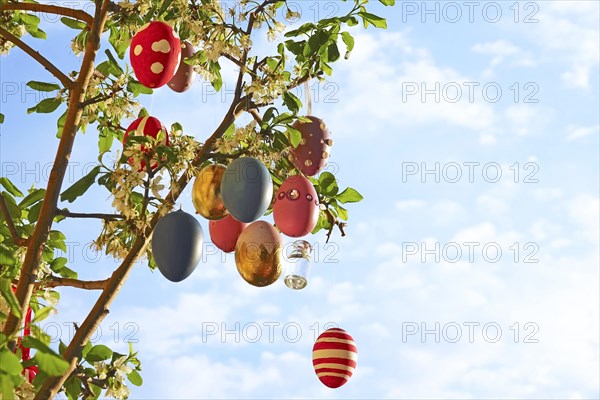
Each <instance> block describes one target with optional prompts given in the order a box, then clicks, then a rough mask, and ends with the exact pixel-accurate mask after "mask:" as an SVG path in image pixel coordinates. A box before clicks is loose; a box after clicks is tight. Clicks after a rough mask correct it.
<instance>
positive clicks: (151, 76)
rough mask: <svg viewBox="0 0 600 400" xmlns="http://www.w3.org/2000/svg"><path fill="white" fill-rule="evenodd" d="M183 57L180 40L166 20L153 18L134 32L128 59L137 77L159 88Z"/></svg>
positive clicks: (150, 85) (141, 81)
mask: <svg viewBox="0 0 600 400" xmlns="http://www.w3.org/2000/svg"><path fill="white" fill-rule="evenodd" d="M180 56H181V42H180V41H179V38H178V37H177V36H176V34H175V31H174V30H173V28H171V27H170V26H169V25H167V24H165V23H164V22H160V21H154V22H150V23H148V24H146V25H144V26H142V28H141V29H140V30H139V31H138V32H137V33H136V34H135V36H134V37H133V39H132V40H131V46H130V47H129V59H130V60H131V67H132V68H133V72H135V77H136V78H137V80H138V81H140V83H141V84H142V85H144V86H146V87H149V88H152V89H154V88H159V87H161V86H163V85H164V84H166V83H167V82H169V81H170V80H171V79H172V78H173V76H174V75H175V71H177V67H178V66H179V61H180Z"/></svg>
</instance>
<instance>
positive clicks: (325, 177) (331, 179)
mask: <svg viewBox="0 0 600 400" xmlns="http://www.w3.org/2000/svg"><path fill="white" fill-rule="evenodd" d="M319 188H320V189H321V193H323V194H325V195H327V196H335V195H336V194H337V192H338V190H339V188H338V184H337V182H336V180H335V176H333V174H332V173H331V172H323V173H322V174H321V175H320V176H319Z"/></svg>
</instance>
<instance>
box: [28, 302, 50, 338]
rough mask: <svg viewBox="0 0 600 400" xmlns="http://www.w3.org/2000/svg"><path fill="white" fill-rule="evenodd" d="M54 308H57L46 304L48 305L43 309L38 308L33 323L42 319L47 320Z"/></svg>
mask: <svg viewBox="0 0 600 400" xmlns="http://www.w3.org/2000/svg"><path fill="white" fill-rule="evenodd" d="M53 310H55V308H54V307H52V306H46V307H44V308H42V309H41V310H38V311H37V312H36V313H35V317H34V318H33V320H32V321H31V323H34V322H40V321H43V320H45V319H46V318H47V317H48V315H50V313H51V312H52V311H53ZM28 337H29V336H28Z"/></svg>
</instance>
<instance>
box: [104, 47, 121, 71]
mask: <svg viewBox="0 0 600 400" xmlns="http://www.w3.org/2000/svg"><path fill="white" fill-rule="evenodd" d="M104 53H106V56H107V57H108V60H109V61H110V64H111V67H112V68H113V69H111V71H110V72H111V73H112V74H113V75H114V76H117V77H118V76H121V75H123V73H124V72H123V69H122V68H121V66H120V65H119V63H118V62H117V59H116V58H115V57H114V56H113V55H112V53H111V51H110V50H109V49H106V50H104Z"/></svg>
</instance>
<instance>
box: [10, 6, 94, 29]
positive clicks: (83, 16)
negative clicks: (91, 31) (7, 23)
mask: <svg viewBox="0 0 600 400" xmlns="http://www.w3.org/2000/svg"><path fill="white" fill-rule="evenodd" d="M2 11H34V12H41V13H45V14H57V15H64V16H65V17H69V18H74V19H78V20H80V21H83V22H85V23H86V24H87V26H88V27H91V26H92V23H93V22H94V20H93V18H92V16H91V15H90V14H88V13H86V12H85V11H83V10H78V9H75V8H67V7H60V6H55V5H51V4H39V3H6V4H1V5H0V12H2Z"/></svg>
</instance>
